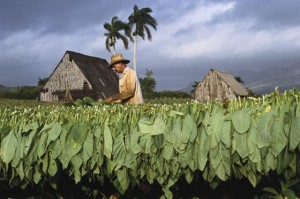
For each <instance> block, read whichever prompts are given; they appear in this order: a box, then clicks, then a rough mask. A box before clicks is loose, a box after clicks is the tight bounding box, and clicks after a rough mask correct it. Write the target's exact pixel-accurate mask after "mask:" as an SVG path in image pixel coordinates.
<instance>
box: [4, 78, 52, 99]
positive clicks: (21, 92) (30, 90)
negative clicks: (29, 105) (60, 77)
mask: <svg viewBox="0 0 300 199" xmlns="http://www.w3.org/2000/svg"><path fill="white" fill-rule="evenodd" d="M48 79H49V78H39V80H38V84H37V86H18V87H15V88H9V89H6V90H4V89H3V90H4V91H3V92H0V98H7V99H22V100H35V99H36V98H37V97H38V95H39V92H40V89H41V88H42V86H44V84H45V83H46V82H47V81H48ZM3 87H4V86H3Z"/></svg>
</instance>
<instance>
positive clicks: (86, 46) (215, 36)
mask: <svg viewBox="0 0 300 199" xmlns="http://www.w3.org/2000/svg"><path fill="white" fill-rule="evenodd" d="M134 4H137V5H138V6H139V7H140V8H141V7H150V8H152V10H153V16H154V17H155V18H156V19H157V21H158V31H154V30H153V31H152V34H153V40H152V41H151V42H149V41H148V40H145V41H143V40H141V39H140V40H139V43H138V52H137V53H138V54H137V55H138V57H137V61H138V75H139V76H143V75H144V72H145V70H146V69H152V70H153V72H154V77H155V78H156V81H157V89H158V90H167V89H174V90H175V89H180V88H183V87H185V86H186V85H187V84H188V83H190V82H193V81H199V80H200V79H201V78H202V77H203V76H204V75H205V74H206V73H207V72H208V70H209V69H210V68H218V69H221V70H228V71H229V70H239V69H243V68H252V69H255V70H259V69H261V68H263V67H269V66H287V65H289V64H292V63H293V62H296V61H299V59H298V52H299V50H300V25H299V21H300V13H299V10H300V1H297V0H286V1H282V0H272V1H270V2H266V3H262V2H261V1H259V0H251V1H220V0H215V1H212V0H210V1H183V0H172V1H171V0H167V1H139V0H122V1H118V2H115V1H109V0H103V1H99V0H89V1H81V0H72V1H71V0H62V1H53V0H43V1H35V0H26V1H22V0H16V1H11V0H2V1H1V6H0V52H1V53H0V84H4V85H7V86H16V85H36V83H37V80H38V78H43V77H47V76H49V75H50V74H51V72H52V71H53V69H54V68H55V66H56V64H57V63H58V62H59V60H60V59H61V57H62V56H63V54H64V52H65V51H66V50H72V51H76V52H80V53H83V54H87V55H92V56H98V57H102V58H105V59H107V60H109V59H110V56H111V54H110V53H109V52H107V51H106V50H105V46H104V41H105V38H104V35H103V34H104V32H105V30H104V28H103V23H104V22H109V21H110V20H111V18H112V16H118V17H119V18H120V19H122V20H124V21H126V20H127V17H128V16H129V14H131V13H132V8H133V5H134ZM117 51H118V52H121V53H123V54H124V55H125V57H127V58H129V59H131V60H132V57H133V52H132V51H133V44H132V43H131V44H130V48H129V50H125V49H124V47H123V46H122V43H121V42H120V41H118V45H117Z"/></svg>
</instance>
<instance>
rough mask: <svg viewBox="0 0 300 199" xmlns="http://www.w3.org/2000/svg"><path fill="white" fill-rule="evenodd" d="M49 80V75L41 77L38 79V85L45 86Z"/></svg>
mask: <svg viewBox="0 0 300 199" xmlns="http://www.w3.org/2000/svg"><path fill="white" fill-rule="evenodd" d="M48 80H49V77H46V78H39V80H38V85H37V86H39V87H42V86H44V85H45V84H46V83H47V81H48Z"/></svg>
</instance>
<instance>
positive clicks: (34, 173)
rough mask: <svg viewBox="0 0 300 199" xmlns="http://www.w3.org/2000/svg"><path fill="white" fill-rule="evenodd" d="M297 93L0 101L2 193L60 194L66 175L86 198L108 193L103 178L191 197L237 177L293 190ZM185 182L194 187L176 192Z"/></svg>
mask: <svg viewBox="0 0 300 199" xmlns="http://www.w3.org/2000/svg"><path fill="white" fill-rule="evenodd" d="M299 98H300V93H299V91H298V90H296V89H293V90H289V91H286V92H285V93H278V91H276V90H275V91H274V92H273V93H270V94H268V95H264V96H262V97H258V98H245V99H240V98H239V99H235V100H228V101H224V102H211V103H201V102H197V101H193V100H182V101H176V100H169V101H164V102H161V103H159V102H148V103H145V104H143V105H135V106H133V105H120V104H106V103H104V102H101V101H92V100H89V99H85V100H83V101H77V102H76V103H74V105H73V106H71V105H70V104H69V105H68V106H66V105H62V104H55V105H51V104H36V105H34V103H33V104H31V105H28V104H21V103H20V104H18V103H12V104H10V103H7V102H5V103H4V102H1V101H0V194H1V192H2V193H4V192H5V190H6V192H5V193H7V197H10V196H11V195H10V194H11V192H9V190H17V191H18V192H20V193H23V194H25V193H28V192H26V190H35V193H36V194H38V193H42V192H43V193H44V194H47V192H49V193H51V194H50V195H51V197H53V198H64V195H63V191H64V189H65V188H64V186H67V183H71V184H72V183H73V184H74V187H76V188H78V189H80V190H81V192H84V194H85V197H86V198H106V197H107V198H108V197H109V195H110V194H111V193H108V189H106V188H105V187H106V186H110V188H111V189H113V191H117V192H119V193H120V194H122V195H124V197H126V195H130V190H136V189H138V190H139V189H140V188H141V186H142V185H143V183H145V182H146V183H147V184H149V185H150V186H153V187H152V188H153V189H155V188H157V187H158V189H159V190H160V191H159V192H157V194H158V196H157V197H158V198H188V197H190V198H191V197H196V196H198V197H200V196H201V193H200V192H201V190H203V189H204V188H205V189H211V190H218V187H220V186H225V185H226V183H227V184H228V183H232V182H237V184H239V182H241V183H245V184H248V185H247V186H249V187H250V188H249V189H250V190H251V189H253V193H252V194H253V195H251V197H252V196H253V197H254V198H270V197H273V198H275V197H277V198H280V197H282V198H284V197H288V198H297V197H299V179H300V160H299V157H300V152H299V151H300V100H299ZM274 180H275V181H274ZM182 182H183V184H184V186H185V187H188V186H193V190H195V189H197V190H199V192H197V191H194V192H193V193H192V192H190V193H185V194H188V195H184V194H182V193H178V192H180V191H182V189H183V188H182V187H181V186H183V185H180V183H182ZM269 182H270V183H269ZM258 187H259V189H258ZM186 189H188V188H186ZM22 191H23V192H22ZM146 192H147V191H146ZM74 193H76V191H75V190H74ZM192 194H194V195H192ZM25 195H26V194H25ZM23 196H24V195H23ZM29 196H30V194H29V195H28V197H29ZM131 196H132V195H131ZM185 196H188V197H185ZM11 197H12V196H11ZM15 197H17V196H15ZM41 197H44V198H45V197H46V196H45V195H44V196H42V195H41ZM49 197H50V196H49ZM65 197H66V196H65ZM81 197H82V196H81ZM128 197H129V196H128ZM132 197H133V196H132ZM134 197H136V198H138V196H134ZM74 198H76V197H74ZM200 198H201V197H200ZM202 198H204V197H202ZM211 198H212V197H211ZM232 198H233V197H232ZM235 198H237V197H235ZM245 198H246V197H245Z"/></svg>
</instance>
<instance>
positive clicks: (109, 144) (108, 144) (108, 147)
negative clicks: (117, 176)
mask: <svg viewBox="0 0 300 199" xmlns="http://www.w3.org/2000/svg"><path fill="white" fill-rule="evenodd" d="M108 121H109V118H107V119H106V120H105V123H104V155H105V156H106V157H108V158H109V159H111V153H112V148H113V140H112V135H111V131H110V128H109V126H108Z"/></svg>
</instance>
